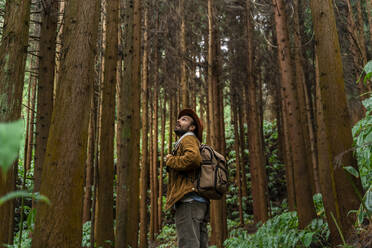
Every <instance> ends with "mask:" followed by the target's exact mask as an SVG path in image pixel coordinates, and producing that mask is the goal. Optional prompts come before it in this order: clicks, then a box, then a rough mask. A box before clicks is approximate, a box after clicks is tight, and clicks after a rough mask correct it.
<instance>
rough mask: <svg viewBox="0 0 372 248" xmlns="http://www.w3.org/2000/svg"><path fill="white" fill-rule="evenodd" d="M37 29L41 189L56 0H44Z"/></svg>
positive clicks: (36, 170) (36, 169) (38, 180)
mask: <svg viewBox="0 0 372 248" xmlns="http://www.w3.org/2000/svg"><path fill="white" fill-rule="evenodd" d="M44 3H45V5H44V11H43V17H42V23H41V30H40V43H39V44H40V45H39V46H40V48H39V49H40V52H39V55H40V57H39V80H38V89H37V114H36V145H35V167H34V178H35V179H34V192H38V191H39V190H40V183H41V174H42V165H43V160H44V156H45V151H46V145H47V141H48V135H49V128H50V122H51V119H52V112H53V93H54V76H55V75H54V70H55V66H54V65H55V59H56V58H55V56H56V38H57V32H56V30H57V21H58V1H57V0H47V1H44Z"/></svg>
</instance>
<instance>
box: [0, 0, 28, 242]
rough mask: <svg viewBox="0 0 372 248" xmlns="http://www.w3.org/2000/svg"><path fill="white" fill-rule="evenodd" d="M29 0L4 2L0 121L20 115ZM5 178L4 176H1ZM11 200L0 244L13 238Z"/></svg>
mask: <svg viewBox="0 0 372 248" xmlns="http://www.w3.org/2000/svg"><path fill="white" fill-rule="evenodd" d="M30 4H31V1H30V0H27V1H20V0H14V1H6V7H5V16H4V26H3V36H2V40H1V44H0V122H10V121H15V120H17V119H19V118H20V117H21V105H22V92H23V86H24V81H23V79H24V74H25V63H26V57H27V46H28V34H29V19H30ZM15 166H17V162H14V164H13V167H11V168H10V169H9V171H8V173H7V175H3V173H2V172H0V197H1V196H4V195H5V194H7V193H9V192H10V191H12V190H14V189H15V176H16V175H15V173H14V172H15V171H16V168H15ZM5 177H6V178H5ZM13 217H14V201H8V202H7V203H5V204H4V205H2V206H1V208H0V223H2V224H1V225H0V247H3V245H2V244H4V243H9V244H11V243H12V241H13Z"/></svg>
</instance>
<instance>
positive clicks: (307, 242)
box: [303, 232, 314, 247]
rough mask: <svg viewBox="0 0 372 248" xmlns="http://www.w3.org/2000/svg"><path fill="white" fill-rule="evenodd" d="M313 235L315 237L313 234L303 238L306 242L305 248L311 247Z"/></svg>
mask: <svg viewBox="0 0 372 248" xmlns="http://www.w3.org/2000/svg"><path fill="white" fill-rule="evenodd" d="M313 235H314V233H313V232H310V233H306V234H305V236H304V238H303V242H304V245H305V247H310V245H311V242H312V241H313Z"/></svg>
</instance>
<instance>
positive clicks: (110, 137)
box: [95, 0, 119, 247]
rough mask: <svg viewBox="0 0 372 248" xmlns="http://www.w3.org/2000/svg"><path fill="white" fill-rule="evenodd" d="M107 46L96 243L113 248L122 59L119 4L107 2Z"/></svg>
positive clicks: (112, 0)
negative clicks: (118, 73) (118, 83)
mask: <svg viewBox="0 0 372 248" xmlns="http://www.w3.org/2000/svg"><path fill="white" fill-rule="evenodd" d="M106 4H107V6H106V11H107V12H106V18H107V19H106V39H105V40H106V46H105V53H104V61H105V62H104V72H103V73H104V74H103V85H102V97H101V99H102V100H101V101H102V102H101V125H100V129H101V131H100V136H99V147H100V152H99V158H98V176H97V186H96V189H97V195H96V197H97V203H96V212H95V215H96V219H95V220H96V223H95V224H96V225H95V241H96V245H97V246H102V247H112V244H111V243H108V242H107V241H111V242H112V243H113V241H114V216H113V211H112V209H113V205H114V199H113V196H114V195H113V193H114V192H113V187H114V185H113V182H114V135H115V97H116V71H117V59H118V22H119V21H118V19H119V13H118V11H119V1H118V0H110V1H106Z"/></svg>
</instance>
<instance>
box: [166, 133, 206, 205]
mask: <svg viewBox="0 0 372 248" xmlns="http://www.w3.org/2000/svg"><path fill="white" fill-rule="evenodd" d="M199 145H200V144H199V140H198V139H197V138H196V137H195V136H193V135H189V136H186V137H184V138H183V139H182V140H181V141H180V144H179V147H178V149H177V151H176V155H175V156H169V157H168V158H167V160H166V166H167V167H168V168H169V170H168V190H167V202H166V204H165V209H166V210H167V209H169V208H171V207H172V206H173V204H175V203H176V202H177V201H179V200H180V199H181V198H182V197H183V196H184V195H185V194H187V193H190V192H192V191H195V188H194V183H193V182H194V180H195V178H196V175H197V169H198V168H199V167H200V163H201V160H202V158H201V155H200V151H199Z"/></svg>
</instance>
